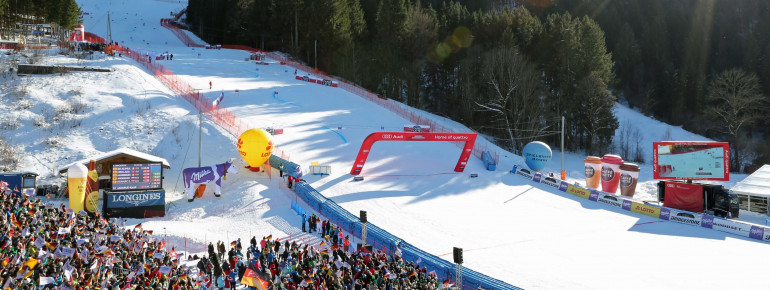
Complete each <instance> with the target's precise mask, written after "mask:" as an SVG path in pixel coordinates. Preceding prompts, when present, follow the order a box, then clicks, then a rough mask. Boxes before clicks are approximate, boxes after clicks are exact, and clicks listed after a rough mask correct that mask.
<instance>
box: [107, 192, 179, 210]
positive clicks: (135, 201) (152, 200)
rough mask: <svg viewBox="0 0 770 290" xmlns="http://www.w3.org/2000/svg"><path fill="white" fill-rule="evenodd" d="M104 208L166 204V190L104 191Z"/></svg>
mask: <svg viewBox="0 0 770 290" xmlns="http://www.w3.org/2000/svg"><path fill="white" fill-rule="evenodd" d="M104 198H105V200H106V203H105V206H106V208H126V207H144V206H157V205H165V204H166V191H165V190H153V191H135V192H110V193H105V194H104Z"/></svg>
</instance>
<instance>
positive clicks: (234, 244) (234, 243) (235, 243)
mask: <svg viewBox="0 0 770 290" xmlns="http://www.w3.org/2000/svg"><path fill="white" fill-rule="evenodd" d="M236 245H238V242H236V241H233V242H232V243H230V246H233V247H235V246H236Z"/></svg>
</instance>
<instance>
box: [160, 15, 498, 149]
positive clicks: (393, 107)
mask: <svg viewBox="0 0 770 290" xmlns="http://www.w3.org/2000/svg"><path fill="white" fill-rule="evenodd" d="M184 12H185V10H182V11H180V12H179V13H178V14H177V15H176V16H175V17H174V18H173V19H175V21H176V20H179V18H180V17H181V15H182V14H184ZM161 23H162V24H163V27H166V28H167V29H169V30H171V31H172V32H173V33H174V35H176V36H177V37H178V38H179V39H180V40H181V41H182V42H183V43H184V44H185V45H187V46H192V47H204V45H202V44H198V43H196V42H195V41H193V40H192V39H190V37H189V36H188V35H187V34H186V33H185V32H184V31H183V30H181V29H180V28H179V27H178V26H176V25H174V24H173V23H171V22H170V21H168V20H167V21H161ZM222 48H230V49H240V50H245V51H251V52H258V51H260V50H258V49H256V48H253V47H249V46H245V45H222ZM266 55H267V56H268V57H270V58H272V59H275V60H277V61H279V62H281V63H282V64H286V65H288V66H290V67H293V68H295V69H297V70H302V71H306V72H315V71H316V70H315V69H314V68H311V67H309V66H306V65H303V64H300V63H297V62H295V61H293V60H292V59H290V58H287V57H284V56H281V55H279V54H277V53H273V52H267V53H266ZM316 74H318V75H320V76H321V77H323V78H325V79H329V80H333V81H337V82H338V83H339V88H342V89H343V90H345V91H348V92H350V93H353V94H355V95H358V96H360V97H362V98H364V99H367V100H369V101H372V102H374V103H376V104H378V105H380V106H381V107H383V108H385V109H387V110H389V111H391V112H394V113H396V114H398V115H399V116H401V117H403V118H405V119H407V120H409V122H412V123H414V124H416V125H428V126H430V127H431V132H436V133H461V132H455V131H453V130H451V129H449V128H447V127H444V126H442V125H440V124H438V123H436V122H434V121H433V120H431V119H430V118H428V117H425V116H423V115H422V114H420V113H419V112H417V111H416V110H415V109H413V108H410V107H409V106H406V105H404V104H402V103H399V102H396V101H393V100H389V99H386V98H381V97H379V96H378V95H376V94H374V93H372V92H371V91H370V90H367V89H364V88H362V87H359V86H357V85H355V84H353V83H350V82H348V81H347V80H344V79H340V78H336V77H333V76H329V75H327V74H326V73H324V72H322V71H319V72H317V73H316ZM180 95H181V94H180ZM228 114H229V112H228ZM241 132H242V131H241ZM452 143H454V144H455V146H457V147H460V148H463V147H464V146H465V142H452ZM485 151H487V152H489V154H490V156H492V159H493V160H495V163H498V164H499V163H500V154H499V153H497V151H495V150H493V149H492V148H491V147H490V146H488V145H487V144H476V146H475V147H473V156H476V158H479V159H482V154H483V153H484V152H485ZM281 157H282V158H283V156H281ZM285 159H286V160H288V158H285Z"/></svg>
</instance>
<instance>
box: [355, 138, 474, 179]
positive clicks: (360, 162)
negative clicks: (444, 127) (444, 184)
mask: <svg viewBox="0 0 770 290" xmlns="http://www.w3.org/2000/svg"><path fill="white" fill-rule="evenodd" d="M377 141H450V142H465V146H463V152H462V153H461V154H460V160H457V165H455V171H456V172H463V170H465V164H466V163H468V158H470V157H471V154H472V153H473V146H474V145H475V144H476V133H422V132H375V133H372V134H370V135H369V136H368V137H366V139H364V143H363V144H361V150H359V151H358V156H356V161H355V163H354V164H353V168H352V169H350V174H352V175H358V174H361V169H363V168H364V163H366V158H367V157H369V152H370V151H371V149H372V145H374V142H377Z"/></svg>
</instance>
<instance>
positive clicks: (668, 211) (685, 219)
mask: <svg viewBox="0 0 770 290" xmlns="http://www.w3.org/2000/svg"><path fill="white" fill-rule="evenodd" d="M512 173H513V174H515V175H519V176H521V177H523V178H526V179H528V180H531V181H533V182H537V183H542V184H546V185H549V186H552V187H554V188H558V190H559V191H561V192H566V193H569V194H572V195H575V196H578V197H581V198H584V199H587V200H589V201H593V202H598V203H603V204H605V205H608V206H612V207H619V208H621V209H622V210H624V211H628V212H634V213H637V214H641V215H646V216H649V217H653V218H658V219H661V220H665V221H670V222H675V223H681V224H686V225H691V226H696V227H701V228H705V229H711V230H716V231H721V232H725V233H729V234H733V235H738V236H743V237H747V238H749V239H753V240H759V241H764V242H770V227H766V226H759V225H754V224H750V223H746V222H742V221H737V220H729V219H724V218H720V217H715V216H712V215H708V214H703V213H695V212H691V211H685V210H679V209H673V208H669V207H665V206H658V205H654V204H648V203H645V202H642V201H638V200H634V199H631V198H629V197H624V196H620V195H615V194H612V193H608V192H603V191H599V190H595V189H589V188H584V187H582V186H579V185H575V184H569V183H567V182H566V181H561V180H557V179H554V178H547V177H544V176H543V175H542V174H541V173H539V172H535V173H532V172H531V171H530V170H528V169H526V168H518V166H515V167H514V169H513V170H512ZM556 184H558V186H556Z"/></svg>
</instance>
